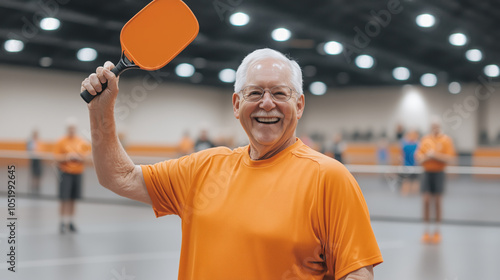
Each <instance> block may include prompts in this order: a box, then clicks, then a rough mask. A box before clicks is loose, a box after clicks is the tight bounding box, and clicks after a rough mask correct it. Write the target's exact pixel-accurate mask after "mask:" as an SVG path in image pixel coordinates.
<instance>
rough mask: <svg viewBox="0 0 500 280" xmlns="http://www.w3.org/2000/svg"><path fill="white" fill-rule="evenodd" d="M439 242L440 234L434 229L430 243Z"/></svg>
mask: <svg viewBox="0 0 500 280" xmlns="http://www.w3.org/2000/svg"><path fill="white" fill-rule="evenodd" d="M440 242H441V234H439V232H438V231H436V232H435V233H434V235H433V236H432V243H434V244H439V243H440Z"/></svg>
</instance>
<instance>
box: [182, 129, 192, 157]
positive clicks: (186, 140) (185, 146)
mask: <svg viewBox="0 0 500 280" xmlns="http://www.w3.org/2000/svg"><path fill="white" fill-rule="evenodd" d="M193 151H194V141H193V139H191V136H190V135H189V131H187V130H186V131H185V132H184V135H183V136H182V139H181V142H180V143H179V152H180V153H181V154H182V155H189V154H191V153H192V152H193Z"/></svg>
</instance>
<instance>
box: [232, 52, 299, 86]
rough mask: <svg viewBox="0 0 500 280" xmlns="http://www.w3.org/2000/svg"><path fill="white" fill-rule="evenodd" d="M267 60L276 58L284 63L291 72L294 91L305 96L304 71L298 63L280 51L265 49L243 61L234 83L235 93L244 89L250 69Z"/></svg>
mask: <svg viewBox="0 0 500 280" xmlns="http://www.w3.org/2000/svg"><path fill="white" fill-rule="evenodd" d="M266 58H275V59H277V60H280V61H283V62H284V63H285V65H288V68H289V69H290V72H291V74H292V75H291V77H290V81H289V82H290V83H291V85H292V87H293V89H294V90H295V91H296V92H298V93H299V94H304V92H303V90H302V70H301V69H300V66H299V64H298V63H297V61H295V60H293V59H290V58H288V57H287V56H285V55H284V54H282V53H280V52H279V51H275V50H273V49H269V48H264V49H258V50H255V51H253V52H251V53H250V54H248V55H247V56H246V57H245V58H244V59H243V61H242V62H241V64H240V66H239V67H238V70H237V71H236V81H235V82H234V92H240V91H241V90H242V89H243V86H244V85H245V83H246V80H247V73H248V68H250V66H251V65H252V64H253V63H254V62H256V61H260V60H263V59H266Z"/></svg>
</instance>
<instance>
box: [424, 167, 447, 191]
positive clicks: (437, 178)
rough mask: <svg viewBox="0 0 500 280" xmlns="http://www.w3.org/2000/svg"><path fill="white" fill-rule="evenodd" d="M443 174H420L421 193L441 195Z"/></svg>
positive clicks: (443, 181)
mask: <svg viewBox="0 0 500 280" xmlns="http://www.w3.org/2000/svg"><path fill="white" fill-rule="evenodd" d="M444 183H445V174H444V172H442V171H441V172H427V171H425V172H424V173H423V174H422V185H421V190H422V193H431V194H442V193H443V192H444Z"/></svg>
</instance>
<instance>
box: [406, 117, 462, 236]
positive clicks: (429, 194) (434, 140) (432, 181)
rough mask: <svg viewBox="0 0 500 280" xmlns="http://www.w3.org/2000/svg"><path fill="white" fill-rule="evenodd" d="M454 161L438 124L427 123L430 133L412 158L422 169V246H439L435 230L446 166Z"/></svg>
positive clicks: (433, 122) (437, 231)
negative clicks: (431, 224) (431, 212)
mask: <svg viewBox="0 0 500 280" xmlns="http://www.w3.org/2000/svg"><path fill="white" fill-rule="evenodd" d="M454 158H455V148H454V147H453V141H452V140H451V138H450V137H448V136H447V135H445V134H444V133H442V132H441V123H440V121H439V120H438V119H437V118H436V119H434V120H433V121H432V124H431V133H430V134H429V135H426V136H425V137H423V138H422V140H421V141H420V144H419V146H418V148H417V151H416V152H415V159H416V160H417V162H418V163H419V164H421V165H422V167H423V168H424V174H423V175H422V181H421V191H422V194H423V201H424V222H425V230H424V234H423V236H422V242H424V243H435V244H437V243H439V242H440V241H441V234H440V231H439V227H440V224H441V215H442V209H441V198H442V194H443V191H444V186H445V177H446V176H445V173H444V169H445V167H446V165H448V164H450V163H452V162H453V160H454ZM431 203H432V204H433V205H434V210H435V214H436V217H435V230H434V234H433V235H432V236H431V234H430V222H431V217H430V208H431Z"/></svg>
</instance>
